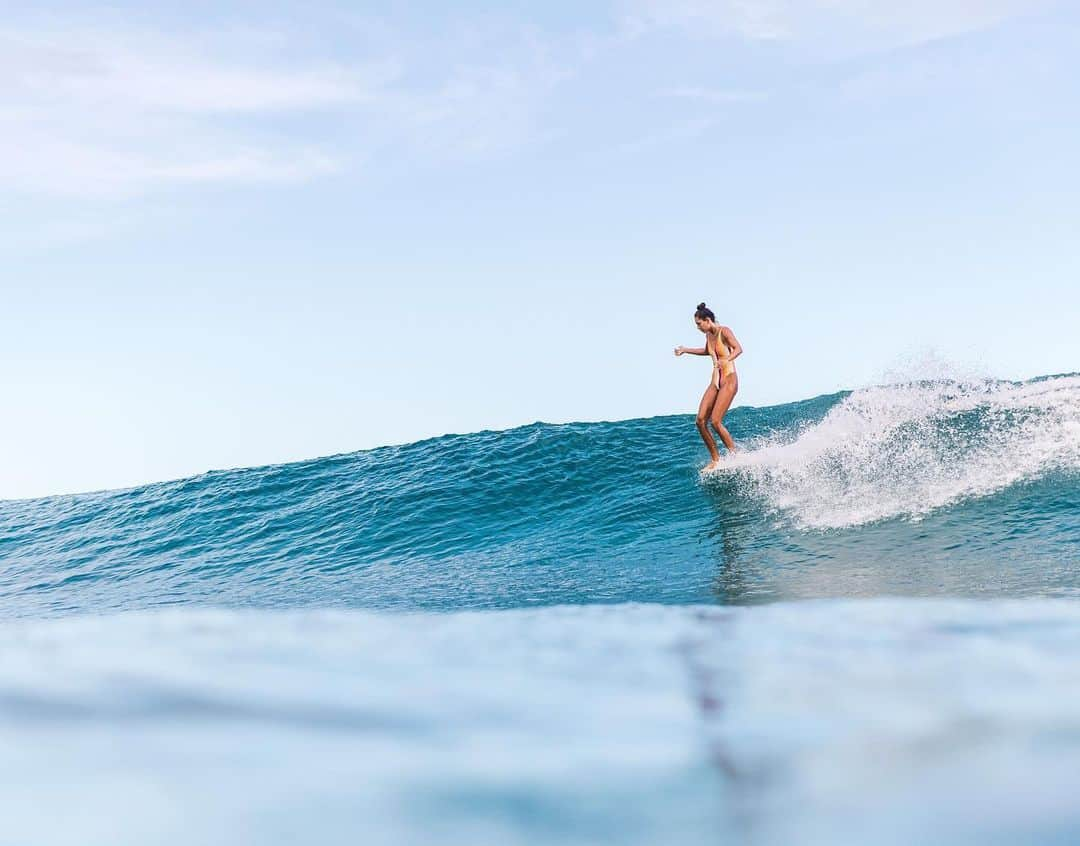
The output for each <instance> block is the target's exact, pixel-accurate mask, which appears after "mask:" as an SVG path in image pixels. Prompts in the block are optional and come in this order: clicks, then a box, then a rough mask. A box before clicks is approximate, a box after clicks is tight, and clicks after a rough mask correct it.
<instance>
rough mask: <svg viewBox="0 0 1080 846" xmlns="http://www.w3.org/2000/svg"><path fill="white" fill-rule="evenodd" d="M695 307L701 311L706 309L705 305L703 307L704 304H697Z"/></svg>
mask: <svg viewBox="0 0 1080 846" xmlns="http://www.w3.org/2000/svg"><path fill="white" fill-rule="evenodd" d="M697 307H698V308H699V309H702V310H704V309H707V308H708V306H707V305H705V303H698V304H697Z"/></svg>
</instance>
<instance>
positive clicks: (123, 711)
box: [0, 375, 1080, 844]
mask: <svg viewBox="0 0 1080 846" xmlns="http://www.w3.org/2000/svg"><path fill="white" fill-rule="evenodd" d="M728 420H729V428H730V429H731V431H732V433H733V434H734V435H735V437H736V439H737V440H738V441H739V442H740V444H742V445H743V447H744V448H743V450H742V451H741V452H740V453H739V454H737V455H736V456H733V457H731V458H728V459H726V461H725V463H724V466H723V467H722V468H721V470H720V471H719V472H718V473H716V474H712V475H710V476H708V477H701V476H700V475H699V472H698V468H699V466H700V464H701V462H702V458H703V450H702V448H701V445H700V443H699V442H698V441H697V439H696V433H695V432H694V429H693V424H692V420H691V419H690V418H688V417H686V416H672V417H661V418H653V419H648V420H632V421H624V422H617V423H588V424H568V425H559V426H554V425H545V424H536V425H532V426H526V427H523V428H519V429H514V430H510V431H506V432H482V433H476V434H470V435H454V436H447V437H442V438H436V439H433V440H429V441H424V442H421V443H415V444H410V445H407V446H400V447H388V448H383V449H376V450H371V451H366V452H359V453H354V454H349V455H341V456H334V457H330V458H323V459H317V460H313V461H308V462H302V463H298V464H290V465H284V466H275V467H263V468H254V469H246V470H230V471H222V472H213V473H208V474H205V475H202V476H198V477H195V478H191V479H184V480H180V481H174V482H165V483H161V484H155V485H148V486H145V487H141V488H135V489H131V490H124V491H109V492H102V493H92V494H81V495H76V496H62V497H53V498H48V499H39V500H29V501H11V502H2V503H0V614H2V615H3V621H4V622H3V623H2V624H0V759H2V760H3V761H5V763H6V766H5V767H3V768H0V785H2V788H3V789H2V791H0V797H2V798H0V811H3V819H4V820H5V822H4V825H3V827H2V830H0V843H13V844H14V843H19V844H23V843H50V844H51V843H57V844H60V843H79V844H87V843H103V844H104V843H109V844H118V843H140V844H143V843H148V842H149V843H193V842H196V843H218V842H220V843H226V842H227V843H237V842H241V843H260V844H261V843H293V842H299V841H304V842H307V841H310V842H319V843H336V842H341V843H346V842H348V843H352V842H356V840H357V839H358V838H360V837H362V838H364V840H365V842H369V843H388V844H391V843H392V844H397V843H430V842H432V841H435V842H443V843H470V844H473V843H477V842H493V843H494V842H497V843H523V844H539V843H638V842H640V843H657V842H662V843H672V844H679V843H687V844H696V843H715V842H740V843H741V842H752V843H790V842H801V843H816V842H821V843H860V844H863V843H910V842H915V841H919V842H939V843H950V844H952V843H967V842H970V843H988V842H989V843H998V842H1000V843H1009V842H1025V843H1031V842H1062V843H1065V842H1075V840H1076V839H1077V837H1080V806H1078V805H1077V803H1076V802H1075V801H1074V799H1073V794H1074V792H1075V789H1074V783H1075V774H1076V773H1077V772H1080V603H1078V602H1077V601H1076V600H1077V598H1078V597H1080V376H1076V375H1065V376H1053V377H1044V378H1041V379H1036V380H1032V381H1029V382H1024V383H1012V382H991V381H972V382H957V381H932V382H919V383H912V384H901V385H887V386H882V387H876V388H869V389H864V390H859V391H855V392H851V393H842V394H836V395H831V396H825V397H818V398H815V399H810V400H806V401H803V402H798V403H792V404H788V405H783V406H776V407H771V408H738V409H735V410H734V411H732V412H731V414H730V416H729V418H728ZM57 809H63V813H58V811H57Z"/></svg>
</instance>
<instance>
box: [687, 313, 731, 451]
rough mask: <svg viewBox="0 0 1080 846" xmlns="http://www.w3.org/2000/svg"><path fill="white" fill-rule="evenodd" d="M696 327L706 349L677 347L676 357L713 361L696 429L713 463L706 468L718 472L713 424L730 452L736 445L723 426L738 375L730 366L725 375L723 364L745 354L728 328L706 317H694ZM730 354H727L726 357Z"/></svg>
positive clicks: (699, 409)
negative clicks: (697, 357) (704, 357)
mask: <svg viewBox="0 0 1080 846" xmlns="http://www.w3.org/2000/svg"><path fill="white" fill-rule="evenodd" d="M694 324H695V325H696V326H697V328H698V330H699V331H700V332H701V333H702V334H704V335H705V346H704V347H675V355H677V356H679V355H707V356H709V357H710V358H712V360H713V375H712V380H711V381H710V382H709V387H708V388H706V389H705V394H704V396H702V398H701V404H700V405H699V406H698V413H697V429H698V432H700V433H701V439H702V440H703V441H704V442H705V447H706V448H707V449H708V450H709V455H710V456H711V457H712V461H710V462H709V463H708V465H706V467H705V470H706V472H707V471H709V470H715V469H716V468H717V467H718V466H719V464H720V452H719V450H717V448H716V439H715V438H714V437H713V436H712V432H710V431H709V424H710V423H711V424H712V427H713V429H715V430H716V434H717V435H719V436H720V440H721V441H722V442H723V444H724V446H725V447H727V450H728V452H729V453H732V452H735V442H734V441H733V440H732V439H731V435H730V434H729V433H728V430H727V428H726V427H725V426H724V415H725V414H727V410H728V408H730V407H731V401H732V400H733V399H735V394H736V393H738V391H739V374H738V373H736V372H735V367H734V365H731V367H730V372H729V373H727V374H726V375H725V374H724V372H723V371H724V369H725V368H724V361H725V360H727V361H729V362H730V361H734V360H735V359H736V358H738V357H739V356H740V355H742V352H743V348H742V344H740V343H739V340H738V338H736V337H735V333H734V332H732V331H731V330H730V329H729V328H728V327H727V326H721V325H720V324H719V323H716V322H714V321H713V320H710V319H709V318H707V317H704V318H701V317H695V318H694ZM724 353H727V355H724Z"/></svg>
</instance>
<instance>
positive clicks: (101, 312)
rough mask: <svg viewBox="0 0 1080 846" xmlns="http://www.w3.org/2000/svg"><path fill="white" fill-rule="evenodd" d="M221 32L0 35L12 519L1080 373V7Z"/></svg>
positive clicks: (587, 10) (523, 14)
mask: <svg viewBox="0 0 1080 846" xmlns="http://www.w3.org/2000/svg"><path fill="white" fill-rule="evenodd" d="M227 5H228V9H229V11H227V12H223V11H222V10H221V7H222V4H216V3H207V2H195V3H192V2H185V3H183V4H181V3H178V2H156V3H146V2H140V3H113V4H110V5H109V6H107V7H101V8H99V9H96V10H95V9H93V8H92V7H91V6H90V5H88V4H85V3H79V4H70V5H65V4H38V5H36V7H35V10H34V11H33V13H32V14H30V13H27V12H26V11H25V4H20V5H19V6H9V5H7V4H2V8H0V11H2V12H3V18H2V20H3V21H4V23H3V24H0V92H2V104H3V108H2V109H0V130H2V132H0V180H2V182H3V192H2V193H0V227H2V228H0V231H2V232H3V235H2V236H0V267H2V273H3V276H2V281H3V294H4V296H3V304H4V309H3V332H2V333H0V353H2V358H0V362H2V364H0V378H2V380H3V385H4V395H5V399H6V408H5V414H4V416H3V418H2V422H0V496H9V497H10V496H28V495H36V494H45V493H59V492H66V491H77V490H87V489H94V488H101V487H112V486H120V485H128V484H134V483H138V482H143V481H149V480H155V479H164V478H170V477H176V476H181V475H186V474H190V473H196V472H200V471H203V470H206V469H210V468H220V467H230V466H240V465H251V464H263V463H271V462H277V461H283V460H290V459H297V458H306V457H313V456H317V455H324V454H328V453H334V452H342V451H350V450H354V449H359V448H364V447H370V446H375V445H379V444H384V443H399V442H404V441H410V440H415V439H417V438H420V437H424V436H428V435H433V434H439V433H443V432H448V431H472V430H477V429H483V428H502V427H506V426H511V425H516V424H520V423H526V422H530V421H533V420H537V419H540V420H548V421H567V420H590V419H617V418H625V417H635V416H648V415H654V414H667V413H674V412H685V411H691V410H693V409H694V408H695V407H696V404H697V401H698V399H699V396H700V393H701V391H702V389H703V388H704V385H705V383H706V381H707V379H708V365H707V363H705V362H704V361H703V360H701V359H679V360H676V359H675V358H674V357H672V356H671V348H672V347H673V346H675V345H676V344H680V343H683V344H694V343H698V342H699V339H700V335H697V334H696V333H695V332H694V330H693V327H692V325H691V323H690V314H691V312H692V310H693V307H694V305H695V304H696V303H697V302H698V301H699V300H701V299H705V300H707V301H708V302H709V303H710V304H711V305H713V306H714V308H715V309H716V311H717V313H718V316H719V318H720V319H721V320H722V321H724V322H726V323H728V324H729V325H730V326H731V327H732V328H733V329H734V330H735V332H736V333H737V334H738V336H739V337H740V339H741V340H742V342H743V344H744V346H745V347H746V353H745V355H744V357H743V358H742V359H741V360H740V362H739V364H740V377H741V386H742V390H741V393H740V395H739V398H738V401H737V402H738V403H739V404H753V405H763V404H771V403H776V402H783V401H787V400H794V399H799V398H803V397H807V396H811V395H815V394H819V393H822V392H825V391H832V390H836V389H838V388H844V387H857V386H859V385H862V384H866V383H868V382H873V381H875V380H878V379H880V378H882V377H883V375H884V374H885V373H886V372H887V371H890V370H891V371H896V370H897V369H898V368H902V367H903V366H904V362H906V361H912V360H914V361H921V360H923V359H926V358H928V357H936V358H937V359H941V360H944V361H947V362H952V363H954V364H956V365H957V366H958V367H960V368H961V369H964V370H965V371H972V370H973V371H976V372H982V373H986V374H991V375H996V376H1003V377H1010V378H1018V377H1028V376H1032V375H1038V374H1044V373H1050V372H1063V371H1074V370H1077V369H1080V364H1078V363H1080V333H1078V332H1077V331H1076V329H1077V325H1078V322H1080V321H1078V318H1080V281H1078V277H1080V252H1078V249H1077V246H1076V233H1077V228H1078V223H1080V199H1078V198H1080V167H1078V165H1080V156H1078V154H1077V150H1078V149H1080V100H1078V98H1077V96H1076V80H1077V79H1078V78H1080V11H1078V10H1077V7H1076V5H1075V4H1071V3H1053V2H1044V3H1039V2H1032V0H1024V2H1020V0H983V1H982V2H974V0H934V2H931V1H930V0H916V1H915V2H908V3H905V4H902V9H901V8H898V7H900V6H901V4H896V3H892V2H874V1H873V0H829V2H826V0H814V2H810V0H806V2H800V0H761V2H753V0H738V1H737V0H727V2H724V1H723V0H716V2H709V0H666V1H662V0H625V2H622V1H621V0H613V2H606V3H605V2H597V3H592V4H580V3H568V2H566V3H563V2H559V3H550V2H548V3H542V4H541V3H525V2H502V3H478V2H474V3H461V4H444V3H411V4H393V5H392V8H393V11H392V12H387V11H386V10H385V9H384V8H383V5H384V4H356V3H320V2H306V3H303V4H301V3H288V2H271V3H267V2H260V3H254V2H252V3H232V4H227ZM386 5H389V4H386ZM20 6H22V7H23V8H22V9H20ZM919 368H921V369H925V367H924V365H921V364H920V365H919ZM687 437H688V438H693V437H694V433H693V431H692V430H690V431H688V432H687Z"/></svg>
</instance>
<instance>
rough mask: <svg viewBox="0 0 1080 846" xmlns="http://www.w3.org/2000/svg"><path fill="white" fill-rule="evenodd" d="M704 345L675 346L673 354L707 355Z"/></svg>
mask: <svg viewBox="0 0 1080 846" xmlns="http://www.w3.org/2000/svg"><path fill="white" fill-rule="evenodd" d="M708 354H709V351H708V350H707V349H705V347H675V355H708Z"/></svg>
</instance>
